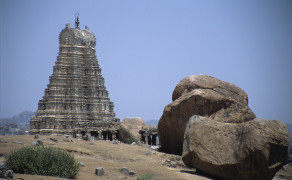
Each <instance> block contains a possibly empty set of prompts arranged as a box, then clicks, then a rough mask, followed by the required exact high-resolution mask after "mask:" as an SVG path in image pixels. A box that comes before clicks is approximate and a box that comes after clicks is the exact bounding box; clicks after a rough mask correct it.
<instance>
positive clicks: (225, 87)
mask: <svg viewBox="0 0 292 180" xmlns="http://www.w3.org/2000/svg"><path fill="white" fill-rule="evenodd" d="M172 99H173V102H172V103H170V104H168V105H167V106H166V107H165V108H164V112H163V114H162V116H161V118H160V121H159V124H158V134H159V140H160V143H161V147H162V150H164V151H166V152H170V153H174V154H182V159H183V162H184V163H185V164H186V165H187V166H189V167H192V168H196V169H198V170H201V171H203V172H205V173H207V174H209V175H211V176H214V177H216V178H220V179H232V180H233V179H238V180H241V179H242V180H244V179H264V180H268V179H272V177H273V176H274V175H275V173H276V172H277V171H278V170H279V169H280V168H281V167H282V166H283V165H284V163H285V161H286V159H287V155H288V154H287V153H288V151H287V150H288V142H289V134H288V129H287V127H286V125H285V124H284V123H282V122H281V121H276V120H264V119H259V118H256V116H255V114H254V113H253V112H252V111H251V109H250V108H249V107H248V96H247V94H246V93H245V92H244V91H243V90H242V89H240V88H239V87H237V86H235V85H233V84H231V83H229V82H225V81H221V80H219V79H216V78H214V77H211V76H206V75H194V76H188V77H186V78H184V79H182V80H181V81H180V82H179V83H178V84H177V86H176V87H175V89H174V91H173V94H172Z"/></svg>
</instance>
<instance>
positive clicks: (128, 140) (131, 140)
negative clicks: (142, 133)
mask: <svg viewBox="0 0 292 180" xmlns="http://www.w3.org/2000/svg"><path fill="white" fill-rule="evenodd" d="M138 141H139V140H138V139H136V138H133V137H130V138H128V139H127V143H128V144H132V143H133V142H136V143H137V142H138Z"/></svg>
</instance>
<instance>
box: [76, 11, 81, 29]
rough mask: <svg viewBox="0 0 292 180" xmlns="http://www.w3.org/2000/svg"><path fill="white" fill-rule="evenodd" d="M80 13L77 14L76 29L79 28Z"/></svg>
mask: <svg viewBox="0 0 292 180" xmlns="http://www.w3.org/2000/svg"><path fill="white" fill-rule="evenodd" d="M79 23H80V22H79V13H78V12H77V13H76V15H75V28H78V27H79Z"/></svg>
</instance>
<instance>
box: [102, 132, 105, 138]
mask: <svg viewBox="0 0 292 180" xmlns="http://www.w3.org/2000/svg"><path fill="white" fill-rule="evenodd" d="M101 140H105V136H104V133H103V131H101Z"/></svg>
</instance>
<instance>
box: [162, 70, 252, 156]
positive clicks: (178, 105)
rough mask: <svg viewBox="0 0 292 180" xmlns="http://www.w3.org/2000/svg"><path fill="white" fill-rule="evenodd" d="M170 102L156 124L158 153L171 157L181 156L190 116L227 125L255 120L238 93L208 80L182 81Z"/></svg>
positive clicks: (243, 96) (227, 85) (192, 78)
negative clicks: (198, 116)
mask: <svg viewBox="0 0 292 180" xmlns="http://www.w3.org/2000/svg"><path fill="white" fill-rule="evenodd" d="M172 99H173V102H172V103H170V104H168V105H167V106H166V107H165V108H164V112H163V114H162V116H161V118H160V120H159V123H158V136H159V142H160V144H161V147H162V149H163V150H164V151H166V152H169V153H173V154H182V150H183V137H184V133H185V129H186V125H187V123H188V121H189V118H190V117H191V116H193V115H200V116H204V117H207V118H209V119H211V120H214V121H219V122H227V123H241V122H247V121H250V120H252V119H254V118H255V115H254V113H253V112H252V111H251V110H250V108H249V107H248V105H247V103H248V97H247V94H246V93H245V92H244V91H243V90H242V89H240V88H239V87H237V86H235V85H233V84H231V83H228V82H225V81H221V80H219V79H216V78H214V77H211V76H206V75H193V76H188V77H186V78H184V79H183V80H182V81H180V82H179V83H178V84H177V86H176V88H175V89H174V91H173V95H172Z"/></svg>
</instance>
